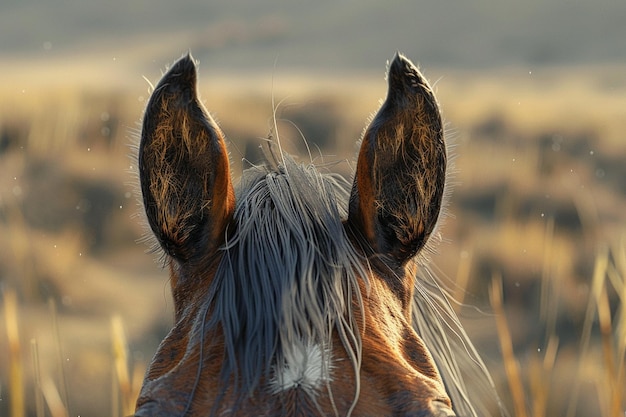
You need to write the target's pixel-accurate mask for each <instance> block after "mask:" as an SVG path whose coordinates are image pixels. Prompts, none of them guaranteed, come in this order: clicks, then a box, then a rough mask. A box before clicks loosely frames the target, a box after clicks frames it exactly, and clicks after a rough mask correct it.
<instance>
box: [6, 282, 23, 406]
mask: <svg viewBox="0 0 626 417" xmlns="http://www.w3.org/2000/svg"><path fill="white" fill-rule="evenodd" d="M3 298H4V319H5V322H6V323H5V324H6V330H7V341H8V342H9V374H10V376H9V381H10V383H11V388H10V392H11V394H10V398H11V417H24V416H25V415H26V414H25V408H24V376H23V372H22V355H21V345H20V335H19V325H18V319H17V295H16V294H15V292H14V291H12V290H5V291H4V297H3Z"/></svg>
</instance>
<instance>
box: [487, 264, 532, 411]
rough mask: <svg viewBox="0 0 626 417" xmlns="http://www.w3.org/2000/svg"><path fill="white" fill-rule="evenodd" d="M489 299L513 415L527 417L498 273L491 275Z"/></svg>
mask: <svg viewBox="0 0 626 417" xmlns="http://www.w3.org/2000/svg"><path fill="white" fill-rule="evenodd" d="M489 299H490V300H491V307H492V308H493V311H494V313H495V317H496V326H497V329H498V339H499V341H500V349H501V350H502V359H503V360H504V370H505V372H506V377H507V381H508V383H509V389H510V390H511V396H512V398H513V407H514V410H515V416H516V417H527V416H528V413H527V412H526V404H525V394H524V386H523V384H522V377H521V372H520V367H519V363H518V362H517V359H516V358H515V353H514V351H513V341H512V339H511V332H510V331H509V325H508V323H507V320H506V316H505V314H504V308H503V306H502V277H501V276H500V275H499V274H494V276H493V277H492V280H491V287H490V288H489Z"/></svg>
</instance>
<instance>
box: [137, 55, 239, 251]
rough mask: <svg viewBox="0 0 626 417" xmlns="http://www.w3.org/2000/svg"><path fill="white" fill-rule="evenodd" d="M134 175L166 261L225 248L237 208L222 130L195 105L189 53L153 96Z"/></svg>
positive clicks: (191, 61)
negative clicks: (226, 232)
mask: <svg viewBox="0 0 626 417" xmlns="http://www.w3.org/2000/svg"><path fill="white" fill-rule="evenodd" d="M139 177H140V182H141V191H142V194H143V203H144V208H145V210H146V214H147V217H148V222H149V224H150V228H151V229H152V231H153V232H154V234H155V236H156V238H157V240H158V242H159V244H160V245H161V247H162V248H163V250H164V251H165V252H166V253H167V254H168V255H169V256H171V257H172V258H174V259H176V260H178V261H181V262H185V261H189V260H194V259H197V258H198V257H200V256H206V255H208V254H209V252H210V251H214V250H215V249H216V248H217V247H218V246H219V245H220V244H221V243H222V242H223V240H224V232H225V229H226V226H227V225H228V223H229V221H230V219H231V218H232V213H233V210H234V204H235V198H234V193H233V187H232V184H231V178H230V168H229V161H228V154H227V150H226V146H225V143H224V139H223V135H222V133H221V131H220V129H219V127H218V126H217V124H216V123H215V122H214V121H213V119H212V118H211V116H210V115H209V114H208V113H207V112H206V111H205V110H204V108H203V106H202V104H201V103H200V101H199V100H198V96H197V92H196V67H195V64H194V62H193V60H192V58H191V57H190V56H189V55H187V56H185V57H183V58H181V59H180V60H179V61H178V62H176V63H175V64H174V65H173V66H172V68H171V69H170V70H169V71H168V72H167V73H166V74H165V75H164V76H163V78H162V79H161V81H160V82H159V84H158V85H157V87H156V88H155V90H154V92H153V93H152V96H151V97H150V101H149V102H148V105H147V108H146V111H145V114H144V118H143V127H142V132H141V143H140V145H139Z"/></svg>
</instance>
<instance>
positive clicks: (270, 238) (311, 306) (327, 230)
mask: <svg viewBox="0 0 626 417" xmlns="http://www.w3.org/2000/svg"><path fill="white" fill-rule="evenodd" d="M236 194H237V199H236V201H237V206H236V209H235V213H234V221H233V223H234V230H230V231H228V232H227V237H226V243H225V245H224V247H223V251H224V256H223V258H222V260H221V263H220V265H219V267H218V271H217V273H216V275H215V281H214V285H213V291H212V294H211V298H212V299H213V300H214V302H213V306H214V307H213V314H212V317H211V322H213V323H216V322H220V323H221V325H222V328H223V331H224V339H225V347H226V361H225V363H224V367H223V374H224V375H223V377H227V378H228V377H232V376H233V375H238V376H239V377H240V380H238V381H235V386H239V388H240V389H241V390H242V391H241V392H242V393H249V392H251V391H252V390H253V389H254V388H255V387H256V386H257V384H258V382H259V380H260V379H261V378H265V379H266V380H267V379H269V378H271V377H272V375H271V371H272V368H273V367H274V366H276V365H277V364H281V363H283V362H284V361H287V360H289V356H290V355H297V354H298V352H294V349H297V348H298V347H302V345H303V344H304V345H307V344H315V345H318V346H321V347H322V354H326V352H330V351H331V349H332V346H331V344H332V334H333V330H336V331H337V334H338V335H339V337H340V340H341V342H342V344H343V346H344V348H345V350H346V352H347V353H348V355H349V359H350V361H351V362H352V365H353V367H354V370H355V375H356V376H357V378H356V380H357V381H358V370H359V367H360V357H361V354H360V351H361V340H360V335H359V332H358V330H357V325H356V320H355V318H356V317H355V314H359V312H358V311H353V309H354V308H353V306H352V305H351V304H352V300H355V299H356V300H357V301H358V304H361V303H362V301H361V294H360V290H359V286H358V280H360V279H364V280H367V276H368V273H367V271H366V269H365V268H367V267H366V266H364V265H366V264H367V263H366V261H365V259H363V257H362V256H361V255H360V254H359V253H358V252H357V251H356V250H355V249H354V247H353V245H352V243H351V242H350V241H349V239H348V236H347V235H346V233H345V231H344V228H343V225H342V220H344V219H345V218H346V216H347V204H348V199H349V194H350V184H349V183H348V182H347V181H346V180H345V179H343V177H341V176H339V175H333V174H321V173H320V172H319V171H318V170H317V168H316V167H315V166H313V165H299V164H297V163H296V162H295V161H294V160H293V159H292V158H291V157H290V156H289V155H286V154H283V155H280V164H279V163H277V162H276V161H269V162H268V163H266V164H265V165H263V166H259V167H253V168H250V169H248V170H246V171H245V172H244V174H243V176H242V179H241V183H240V184H239V186H238V188H237V191H236ZM323 362H324V363H326V361H323ZM357 398H358V383H357V386H356V387H355V401H356V399H357Z"/></svg>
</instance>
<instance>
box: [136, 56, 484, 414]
mask: <svg viewBox="0 0 626 417" xmlns="http://www.w3.org/2000/svg"><path fill="white" fill-rule="evenodd" d="M387 81H388V92H387V97H386V99H385V100H384V102H383V103H382V105H381V107H380V109H379V110H378V112H377V113H376V115H375V116H374V117H373V119H371V122H370V124H369V126H368V127H367V128H366V129H365V130H364V133H363V135H362V138H361V144H360V150H359V152H358V157H357V160H356V172H355V174H354V179H353V181H351V182H350V181H348V180H347V179H345V178H344V177H342V176H340V175H338V174H332V173H328V172H321V171H320V170H319V169H318V168H317V167H316V166H315V165H314V164H313V162H311V163H309V164H305V163H300V162H297V160H296V158H295V157H292V156H291V155H289V154H288V153H286V152H284V151H283V150H282V147H281V146H280V140H277V139H274V140H271V141H269V142H270V143H269V145H268V146H267V155H266V157H265V160H264V161H263V163H261V164H258V165H253V166H251V167H250V168H248V169H246V170H245V171H244V172H243V174H242V177H241V179H240V181H239V183H238V185H237V186H233V181H232V179H231V173H230V160H229V154H228V150H227V147H226V142H225V136H224V134H223V133H222V130H221V129H220V128H219V126H218V124H217V123H216V122H215V121H214V119H213V118H212V117H211V115H210V114H209V112H208V111H207V110H206V109H205V108H204V105H203V104H202V102H201V101H200V99H199V95H198V91H197V68H196V62H195V60H194V59H193V58H192V56H191V55H190V54H187V55H185V56H183V57H182V58H180V59H179V60H178V61H177V62H176V63H175V64H173V65H172V66H171V68H170V69H169V70H168V71H167V72H166V73H165V75H164V76H163V77H162V79H161V80H160V82H159V83H158V85H157V86H156V87H155V88H154V90H153V92H152V94H151V97H150V99H149V101H148V103H147V106H146V109H145V112H144V116H143V122H142V127H141V134H140V144H139V151H138V166H139V180H140V187H141V193H142V201H143V207H144V209H145V215H146V218H147V223H148V225H149V228H150V229H151V232H152V234H153V235H154V240H155V241H156V243H155V245H156V246H157V247H158V248H159V250H161V251H162V254H163V257H164V260H165V265H166V267H167V268H168V269H169V274H170V283H171V291H172V296H173V300H174V324H173V327H172V329H171V331H170V332H169V334H168V335H167V336H166V337H165V339H164V340H163V341H162V342H161V344H160V346H159V347H158V350H157V352H156V354H155V355H154V357H153V359H152V361H151V363H150V365H149V367H148V369H147V371H146V374H145V379H144V382H143V386H142V389H141V391H140V394H139V397H138V400H137V403H136V412H135V415H136V416H142V417H144V416H180V417H183V416H207V415H211V416H226V415H229V416H230V415H232V416H329V415H334V416H355V417H356V416H415V417H417V416H420V417H431V416H440V417H443V416H448V417H450V416H456V415H459V416H477V415H487V412H486V411H484V410H480V409H479V408H478V407H476V406H474V405H473V401H472V398H470V397H471V395H470V394H468V392H469V391H468V384H466V383H465V379H467V377H468V371H467V369H468V368H470V369H471V368H472V367H474V368H478V371H477V372H473V371H470V373H469V375H470V377H471V378H472V384H470V385H480V384H481V383H482V384H484V385H486V386H488V387H492V386H493V384H492V382H491V379H490V378H489V376H488V373H487V372H486V369H485V368H484V365H483V364H482V362H481V360H480V357H479V356H478V354H477V353H476V351H475V349H474V348H473V346H472V344H471V342H470V340H469V338H468V337H467V335H466V334H465V332H464V331H463V328H462V326H461V324H460V323H459V321H458V319H457V317H456V315H455V313H454V311H453V309H452V308H451V306H450V301H449V298H448V297H447V296H446V292H445V290H444V289H443V287H442V286H441V285H439V283H438V281H437V279H436V276H435V274H432V273H430V272H429V269H428V267H427V258H428V254H429V252H430V251H432V250H433V249H432V246H433V245H434V244H435V243H436V242H437V241H439V240H441V234H440V232H439V231H438V225H439V224H440V223H441V219H442V218H443V214H442V213H443V209H442V206H443V205H444V200H445V199H446V196H447V194H448V191H447V190H448V188H447V186H446V176H447V166H448V150H447V146H446V141H445V140H444V124H443V122H442V116H441V112H440V110H439V105H438V102H437V100H436V98H435V95H434V93H433V89H432V87H431V86H430V85H429V83H428V82H427V81H426V79H425V77H424V76H423V75H422V74H421V73H420V71H419V70H418V68H417V67H416V66H415V65H414V64H413V63H412V62H411V61H410V60H409V59H408V58H406V57H405V56H403V55H401V54H399V53H397V54H396V55H395V57H394V58H393V60H392V62H391V63H390V64H388V70H387ZM468 364H469V366H468ZM472 372H473V373H472ZM479 380H480V381H482V382H479ZM479 412H480V414H479Z"/></svg>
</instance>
